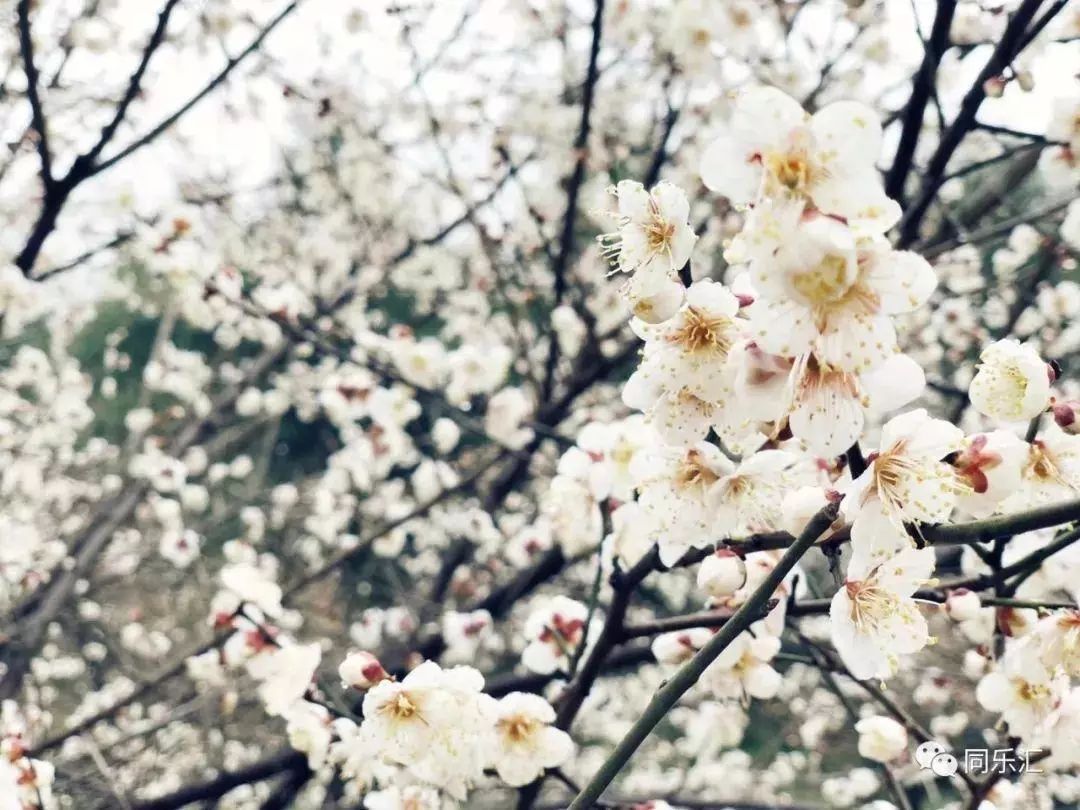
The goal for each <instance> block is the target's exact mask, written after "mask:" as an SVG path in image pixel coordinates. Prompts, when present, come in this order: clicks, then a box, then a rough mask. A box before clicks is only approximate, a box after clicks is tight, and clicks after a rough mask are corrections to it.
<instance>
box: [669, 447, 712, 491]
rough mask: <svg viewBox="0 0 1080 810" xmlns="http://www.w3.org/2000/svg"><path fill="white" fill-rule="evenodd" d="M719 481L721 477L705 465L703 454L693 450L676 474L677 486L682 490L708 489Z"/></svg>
mask: <svg viewBox="0 0 1080 810" xmlns="http://www.w3.org/2000/svg"><path fill="white" fill-rule="evenodd" d="M719 480H720V476H719V475H717V474H716V473H715V472H713V470H712V469H710V468H709V466H708V465H706V464H705V461H704V459H703V458H702V457H701V453H699V452H698V451H697V450H691V451H690V452H688V453H687V454H686V456H685V457H684V458H683V460H682V462H680V464H679V469H678V470H677V471H676V473H675V484H676V486H678V487H679V488H681V489H686V488H689V487H695V486H700V487H702V488H707V487H708V486H710V485H711V484H715V483H716V482H717V481H719Z"/></svg>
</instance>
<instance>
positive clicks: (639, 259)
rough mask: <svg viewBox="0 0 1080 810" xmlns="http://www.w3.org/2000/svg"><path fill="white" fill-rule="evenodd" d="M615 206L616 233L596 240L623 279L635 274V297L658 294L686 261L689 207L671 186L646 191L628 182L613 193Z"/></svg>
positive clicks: (691, 239) (690, 241)
mask: <svg viewBox="0 0 1080 810" xmlns="http://www.w3.org/2000/svg"><path fill="white" fill-rule="evenodd" d="M614 193H615V196H616V197H617V198H618V201H619V211H618V222H619V225H618V231H616V232H615V233H612V234H607V235H605V236H601V237H600V241H601V243H603V244H604V247H605V253H607V254H608V255H609V256H611V257H612V259H613V261H614V264H615V265H616V266H617V268H618V269H619V270H621V271H622V272H624V273H638V274H641V275H643V276H644V277H645V278H644V279H642V281H643V282H644V283H643V286H640V287H638V288H637V289H638V291H639V294H640V295H644V294H647V293H656V292H659V291H660V290H661V289H662V287H663V286H664V284H665V282H666V281H668V280H670V278H671V276H672V275H673V274H674V273H676V272H677V271H678V270H679V269H680V268H681V267H682V266H683V265H684V264H686V262H687V261H689V259H690V252H691V251H692V250H693V249H694V243H695V242H697V235H696V234H695V233H694V230H693V228H691V227H690V222H689V216H690V203H689V202H688V201H687V199H686V194H685V193H684V192H683V190H682V189H680V188H679V187H678V186H674V185H672V184H671V183H666V182H662V183H657V184H656V185H655V186H653V188H652V190H651V191H646V190H645V186H643V185H642V184H641V183H638V182H636V181H634V180H623V181H622V182H620V183H619V184H618V185H617V186H616V187H615V192H614Z"/></svg>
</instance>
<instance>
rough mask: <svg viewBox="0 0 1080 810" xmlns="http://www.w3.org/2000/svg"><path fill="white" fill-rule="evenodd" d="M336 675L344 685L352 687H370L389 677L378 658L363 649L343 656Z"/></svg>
mask: <svg viewBox="0 0 1080 810" xmlns="http://www.w3.org/2000/svg"><path fill="white" fill-rule="evenodd" d="M338 675H339V676H340V678H341V682H342V683H343V684H344V685H346V686H351V687H352V688H353V689H370V688H371V687H372V686H374V685H375V684H377V683H380V682H381V681H385V680H387V679H388V678H389V677H390V675H389V673H387V671H386V670H385V669H383V665H382V664H381V663H380V662H379V659H378V658H376V657H375V656H374V655H372V654H371V653H369V652H367V651H365V650H358V651H356V652H351V653H349V654H348V655H347V656H345V659H344V660H343V661H342V662H341V665H340V666H339V667H338Z"/></svg>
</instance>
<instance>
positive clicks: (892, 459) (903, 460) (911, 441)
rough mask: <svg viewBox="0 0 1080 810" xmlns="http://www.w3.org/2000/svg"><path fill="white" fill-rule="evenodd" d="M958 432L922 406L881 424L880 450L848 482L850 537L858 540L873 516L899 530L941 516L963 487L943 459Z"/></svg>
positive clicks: (944, 516) (958, 438) (871, 525)
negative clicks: (904, 525)
mask: <svg viewBox="0 0 1080 810" xmlns="http://www.w3.org/2000/svg"><path fill="white" fill-rule="evenodd" d="M963 435H964V434H963V431H961V430H960V428H958V427H956V426H955V425H952V424H950V423H949V422H946V421H944V420H942V419H933V418H931V417H930V415H929V414H927V412H926V411H925V410H923V409H922V408H919V409H918V410H914V411H909V412H908V413H905V414H902V415H900V416H897V417H894V418H893V419H890V420H889V421H888V422H886V423H885V425H884V427H882V429H881V442H880V445H879V446H880V449H879V450H878V451H877V452H875V453H872V454H871V455H870V456H868V458H867V461H868V462H869V464H868V465H867V468H866V471H865V472H863V474H862V475H860V476H859V477H858V478H857V479H855V481H853V482H852V483H851V486H850V488H849V489H848V491H847V494H846V497H845V498H844V501H843V503H842V505H841V508H842V511H843V513H844V515H845V517H847V518H848V519H850V520H853V522H854V526H853V527H852V540H853V541H855V542H856V543H858V542H859V541H860V535H864V534H866V532H867V531H873V530H875V527H878V526H879V524H880V522H881V521H880V519H875V517H876V515H877V516H880V517H884V518H886V519H887V520H888V521H891V522H892V523H893V525H894V526H896V527H897V528H898V529H899V528H901V527H902V524H903V523H904V522H909V521H914V522H922V523H934V522H939V521H942V520H946V519H947V518H948V517H949V514H950V513H951V512H952V510H953V507H954V506H955V505H956V500H957V496H958V495H960V494H961V493H964V492H966V491H967V488H966V485H965V484H964V483H963V481H961V479H960V478H959V476H958V475H957V473H956V470H955V469H954V468H953V467H951V466H949V465H948V464H946V463H945V462H944V461H942V459H944V458H945V457H946V456H947V455H949V454H950V453H953V452H956V451H957V450H959V449H960V441H961V439H962V438H963ZM875 513H876V515H875ZM860 523H862V524H863V526H862V527H860ZM860 528H862V529H863V531H862V532H860Z"/></svg>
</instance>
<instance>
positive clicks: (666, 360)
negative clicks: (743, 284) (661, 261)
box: [623, 280, 744, 445]
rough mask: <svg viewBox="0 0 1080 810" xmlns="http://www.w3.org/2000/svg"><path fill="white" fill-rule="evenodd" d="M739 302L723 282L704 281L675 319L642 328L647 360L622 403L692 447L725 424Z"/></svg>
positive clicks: (666, 437)
mask: <svg viewBox="0 0 1080 810" xmlns="http://www.w3.org/2000/svg"><path fill="white" fill-rule="evenodd" d="M738 312H739V300H738V298H736V297H735V295H734V294H733V293H732V292H731V291H730V290H729V289H728V288H727V287H725V286H723V285H722V284H718V283H716V282H711V281H707V280H706V281H700V282H697V283H696V284H694V285H693V286H691V287H690V289H689V290H688V291H687V293H686V301H685V303H684V304H683V306H682V308H681V309H680V310H679V311H678V313H676V314H675V315H674V316H673V317H672V318H670V319H669V320H667V321H664V322H663V323H661V324H658V325H656V326H648V325H645V324H642V325H641V327H640V331H641V333H642V334H643V336H644V337H645V339H646V344H645V356H644V360H643V361H642V363H641V365H640V366H639V367H638V369H637V370H636V371H635V372H634V374H633V376H632V377H631V378H630V380H629V381H627V383H626V386H625V387H624V388H623V401H624V402H625V403H626V404H627V405H628V406H629V407H631V408H635V409H637V410H640V411H643V412H644V413H646V414H647V416H648V421H649V424H651V425H652V426H653V427H654V428H655V429H656V431H657V432H658V433H659V434H660V436H661V437H662V438H663V439H664V440H665V441H667V442H669V443H671V444H683V445H687V444H693V443H694V442H697V441H700V440H701V439H703V438H705V435H706V434H707V433H708V431H709V428H710V427H711V426H713V425H716V424H718V423H721V422H723V421H724V420H725V413H724V409H725V406H726V405H727V403H728V400H729V399H730V397H731V391H732V384H733V370H734V368H733V366H732V364H731V363H729V362H728V355H729V353H730V352H731V351H732V349H733V347H734V346H735V345H736V343H737V342H738V341H740V340H741V339H742V337H743V329H744V326H743V321H742V319H741V318H739V317H738Z"/></svg>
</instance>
